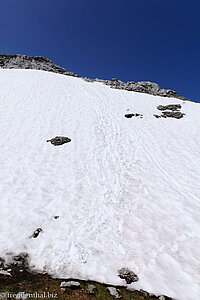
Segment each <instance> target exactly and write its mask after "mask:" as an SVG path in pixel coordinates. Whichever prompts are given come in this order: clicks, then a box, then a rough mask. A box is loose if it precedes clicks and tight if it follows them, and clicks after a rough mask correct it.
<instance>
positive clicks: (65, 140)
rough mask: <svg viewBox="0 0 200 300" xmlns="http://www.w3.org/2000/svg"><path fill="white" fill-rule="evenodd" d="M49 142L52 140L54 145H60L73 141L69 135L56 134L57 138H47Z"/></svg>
mask: <svg viewBox="0 0 200 300" xmlns="http://www.w3.org/2000/svg"><path fill="white" fill-rule="evenodd" d="M47 142H51V144H52V145H54V146H60V145H63V144H65V143H69V142H71V139H70V138H68V137H65V136H56V137H55V138H53V139H51V140H47Z"/></svg>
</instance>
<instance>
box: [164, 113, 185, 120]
mask: <svg viewBox="0 0 200 300" xmlns="http://www.w3.org/2000/svg"><path fill="white" fill-rule="evenodd" d="M162 113H163V114H162V115H161V117H163V118H175V119H181V118H183V116H184V115H185V114H184V113H182V112H180V111H163V112H162Z"/></svg>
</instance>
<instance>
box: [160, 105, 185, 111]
mask: <svg viewBox="0 0 200 300" xmlns="http://www.w3.org/2000/svg"><path fill="white" fill-rule="evenodd" d="M157 109H158V110H172V111H177V110H178V109H181V105H180V104H169V105H165V106H164V105H158V106H157Z"/></svg>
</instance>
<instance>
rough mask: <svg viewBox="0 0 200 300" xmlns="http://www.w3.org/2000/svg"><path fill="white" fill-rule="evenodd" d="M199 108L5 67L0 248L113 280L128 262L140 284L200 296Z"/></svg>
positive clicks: (0, 88) (33, 261)
mask: <svg viewBox="0 0 200 300" xmlns="http://www.w3.org/2000/svg"><path fill="white" fill-rule="evenodd" d="M169 104H176V105H180V106H181V107H180V106H178V107H172V108H171V110H170V111H168V110H169V108H170V107H168V110H166V107H164V108H163V107H162V106H166V105H169ZM160 105H162V106H160ZM157 107H158V108H157ZM173 109H174V110H173ZM173 112H174V113H175V114H176V113H182V114H183V115H181V116H182V117H181V118H180V119H176V117H170V116H173ZM125 115H126V116H127V117H125ZM154 115H156V117H155V116H154ZM161 115H162V116H163V117H160V116H161ZM178 115H179V116H180V114H178ZM199 115H200V105H199V104H197V103H193V102H189V101H183V100H179V99H174V98H166V97H165V98H164V97H159V96H152V95H147V94H143V93H137V92H129V91H126V90H118V89H111V88H110V87H109V86H106V85H104V84H102V83H99V82H93V83H90V82H86V81H84V80H83V79H81V78H76V77H73V76H64V75H60V74H54V73H50V72H44V71H35V70H7V69H5V70H4V69H2V70H0V128H1V131H0V170H1V171H0V228H1V237H0V240H1V243H0V256H1V257H2V258H5V259H7V260H8V261H9V260H10V259H12V257H13V256H14V255H18V254H20V253H22V252H24V253H28V255H29V264H30V267H31V268H32V269H33V270H36V271H39V272H48V273H49V274H51V275H53V276H55V277H59V278H79V279H90V280H96V281H100V282H104V283H109V284H116V285H125V284H126V283H125V280H122V279H121V278H120V277H119V276H118V270H119V269H121V268H123V267H126V268H129V269H130V270H131V271H133V272H134V273H135V274H137V276H138V278H139V281H137V282H134V283H132V284H131V285H130V286H131V287H133V288H135V289H143V290H146V291H148V292H151V293H155V294H166V295H167V296H169V297H174V298H175V299H180V300H194V299H195V300H197V299H199V298H200V268H199V257H200V222H199V220H200V185H199V181H200V134H199V131H200V118H199ZM55 136H64V137H68V138H69V139H70V140H68V143H66V144H63V145H60V146H54V145H53V144H51V143H50V142H48V143H47V142H46V141H47V140H50V139H52V138H54V137H55ZM38 228H40V230H38V231H36V230H37V229H38ZM34 232H35V234H33V233H34Z"/></svg>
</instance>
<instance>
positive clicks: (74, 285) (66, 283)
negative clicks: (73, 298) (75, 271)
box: [60, 281, 80, 288]
mask: <svg viewBox="0 0 200 300" xmlns="http://www.w3.org/2000/svg"><path fill="white" fill-rule="evenodd" d="M60 287H61V288H67V287H69V288H79V287H80V283H79V282H78V281H63V282H61V284H60Z"/></svg>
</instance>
